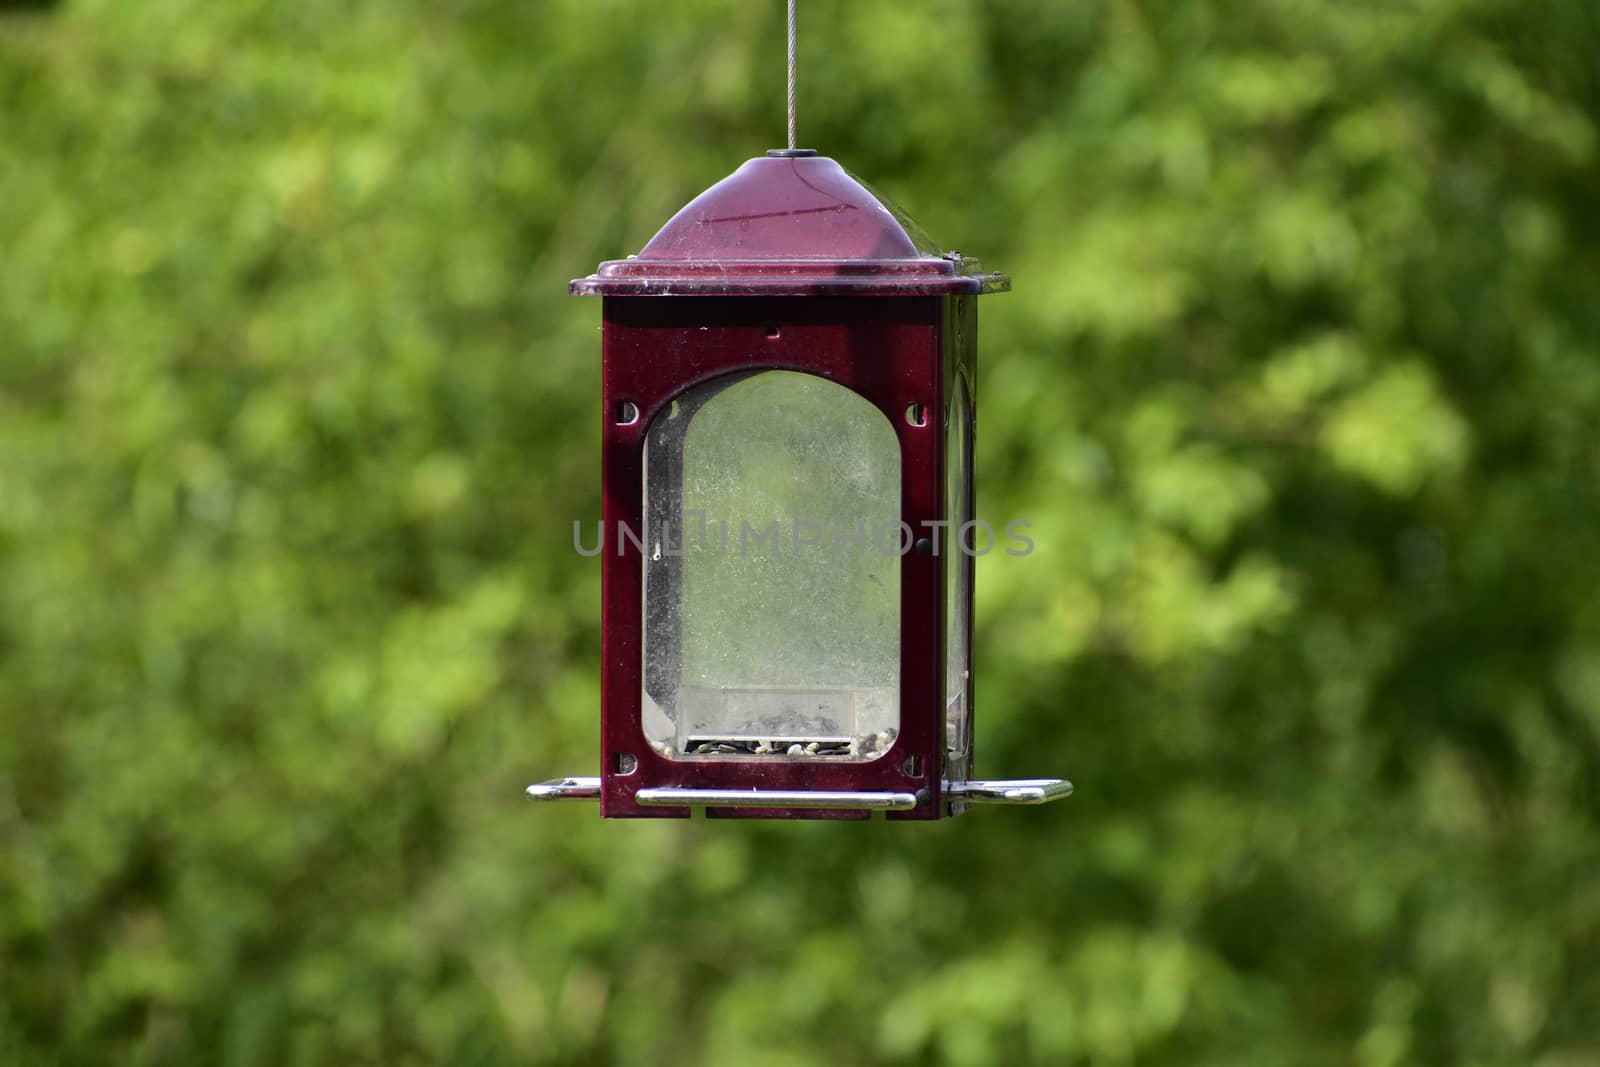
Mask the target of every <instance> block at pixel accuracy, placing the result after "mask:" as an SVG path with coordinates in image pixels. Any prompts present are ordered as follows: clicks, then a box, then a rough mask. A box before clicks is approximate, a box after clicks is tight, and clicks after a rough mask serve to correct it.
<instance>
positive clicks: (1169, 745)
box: [0, 0, 1600, 1067]
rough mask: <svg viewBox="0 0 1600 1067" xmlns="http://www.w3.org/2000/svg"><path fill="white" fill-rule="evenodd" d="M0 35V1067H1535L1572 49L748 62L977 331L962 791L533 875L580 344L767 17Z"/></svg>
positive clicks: (1589, 611)
mask: <svg viewBox="0 0 1600 1067" xmlns="http://www.w3.org/2000/svg"><path fill="white" fill-rule="evenodd" d="M6 6H7V8H9V9H11V10H10V11H9V12H8V13H6V14H4V15H0V252H3V256H4V265H3V273H0V1062H3V1063H6V1064H19V1065H28V1064H47V1063H66V1064H80V1063H82V1064H88V1063H117V1064H140V1063H146V1064H222V1065H228V1067H247V1065H269V1064H362V1063H383V1064H385V1065H404V1064H425V1063H451V1064H484V1065H497V1064H529V1063H550V1064H558V1063H584V1064H598V1063H615V1064H628V1065H631V1064H640V1065H651V1067H654V1065H677V1064H685V1065H688V1064H740V1065H750V1067H803V1065H813V1064H817V1065H833V1064H857V1063H886V1064H897V1063H906V1064H909V1063H919V1064H920V1063H934V1064H943V1065H951V1067H984V1065H989V1064H995V1063H1001V1062H1010V1063H1049V1064H1086V1065H1087V1064H1093V1065H1115V1064H1134V1063H1137V1064H1173V1065H1177V1064H1184V1065H1207V1064H1215V1065H1224V1064H1228V1065H1232V1064H1246V1063H1247V1064H1295V1065H1321V1064H1328V1065H1334V1064H1358V1065H1361V1067H1395V1065H1402V1064H1463V1065H1469V1064H1470V1065H1485V1067H1487V1065H1501V1064H1504V1065H1530V1064H1531V1065H1537V1067H1580V1065H1591V1064H1597V1063H1600V825H1597V823H1600V549H1597V545H1600V210H1597V202H1600V144H1597V138H1600V134H1597V121H1600V63H1597V58H1596V57H1597V56H1600V13H1597V9H1596V7H1595V5H1594V4H1593V3H1592V2H1590V0H1548V2H1541V3H1529V2H1527V0H1345V2H1342V3H1326V2H1321V0H1235V2H1231V3H1230V2H1224V0H804V2H803V3H802V4H801V17H802V25H803V39H802V48H801V55H802V72H801V73H802V81H801V116H800V122H801V133H802V142H803V143H806V144H811V145H815V146H817V147H819V148H821V149H823V150H825V151H826V152H827V153H828V154H830V155H833V156H835V157H836V158H838V159H839V160H841V161H842V162H844V163H845V165H846V166H848V167H850V168H851V169H853V170H855V171H856V172H857V173H860V174H861V175H863V176H864V177H865V178H867V179H868V180H869V181H871V182H873V183H874V184H876V185H877V186H879V187H880V188H882V189H884V190H885V191H886V192H888V193H889V194H891V195H893V196H894V197H895V198H896V199H897V200H899V201H900V202H901V203H903V204H905V205H906V206H907V207H908V208H909V209H910V210H911V211H912V213H913V214H914V215H915V216H916V217H917V218H918V220H919V221H920V222H922V223H923V224H924V225H925V226H926V227H927V228H928V229H929V230H930V231H932V232H933V233H935V234H936V235H938V236H939V237H940V238H941V240H943V241H945V242H947V243H948V244H949V245H951V246H955V247H959V248H962V249H964V250H967V251H969V252H971V253H975V254H978V255H981V256H982V257H983V259H984V260H985V262H986V263H989V264H990V265H992V266H996V267H1002V268H1004V269H1006V270H1008V271H1010V272H1011V273H1012V274H1013V275H1014V276H1015V278H1016V280H1017V290H1016V292H1015V294H1013V295H1011V296H1007V297H999V298H994V299H992V300H986V301H985V303H984V308H983V318H984V324H983V331H984V345H983V348H984V357H983V360H984V362H983V373H982V385H981V389H980V392H981V404H980V407H981V416H980V419H981V432H980V435H979V438H978V465H979V470H978V477H979V485H980V492H979V498H980V513H981V514H982V515H983V516H984V517H985V518H987V519H989V520H991V521H994V522H996V523H1003V522H1005V521H1009V520H1010V519H1013V518H1027V519H1031V520H1033V522H1034V523H1035V528H1034V531H1033V534H1034V537H1035V539H1036V541H1037V543H1038V550H1037V551H1036V552H1035V553H1034V554H1033V555H1032V556H1029V557H1027V558H1023V559H1013V558H1009V557H1006V556H1004V555H1001V554H998V553H997V554H994V555H991V556H989V557H986V558H985V559H983V560H982V561H980V563H979V567H978V575H979V577H978V581H979V604H978V626H977V641H978V645H977V672H978V679H979V682H978V703H977V712H978V727H977V731H978V732H977V747H978V752H979V766H980V769H981V770H982V771H983V772H985V773H987V774H991V775H1002V774H1012V775H1028V774H1051V773H1068V774H1070V775H1071V777H1073V778H1074V779H1075V780H1076V781H1077V782H1078V785H1079V792H1078V795H1077V797H1075V798H1074V799H1072V800H1070V801H1067V802H1065V803H1064V804H1061V805H1057V806H1055V807H1052V808H1045V809H1038V810H1019V811H1005V810H987V811H980V812H976V813H974V814H971V815H969V816H966V817H964V818H962V819H959V820H955V821H953V822H948V823H942V824H939V825H936V826H928V827H916V826H903V825H891V824H887V823H884V822H882V821H875V822H872V823H866V824H855V825H830V824H813V823H794V824H729V823H721V824H718V823H708V822H706V821H704V820H695V821H689V822H664V823H655V822H648V823H647V822H634V823H611V824H607V823H602V822H601V821H600V820H599V819H598V817H597V815H596V813H595V811H594V810H593V809H592V808H589V807H585V806H574V807H572V808H559V807H557V808H550V807H546V808H533V807H530V806H529V805H527V804H526V803H525V802H524V801H523V799H522V797H521V789H522V787H523V785H525V784H526V783H527V782H529V781H533V780H537V779H540V778H545V777H549V776H552V775H555V774H561V773H583V772H586V771H588V772H591V773H592V771H593V768H594V765H595V759H596V747H597V720H596V705H597V698H598V692H597V674H598V639H597V627H598V605H599V569H598V563H597V562H596V561H593V560H582V559H579V558H578V557H577V556H576V555H575V554H574V553H573V550H572V547H571V525H570V524H571V521H572V520H573V519H574V518H584V519H587V520H592V519H594V518H595V517H597V515H598V510H599V505H598V481H599V471H598V467H599V462H598V425H599V412H598V334H597V325H598V313H599V308H598V306H597V305H596V304H595V303H592V302H589V301H578V300H569V299H567V298H566V297H565V296H564V287H565V283H566V281H567V279H568V278H569V277H572V276H575V275H580V274H584V273H587V272H588V271H589V270H590V269H591V267H592V266H593V264H594V263H595V262H596V261H598V260H600V259H602V258H609V257H614V256H617V255H620V254H623V253H626V252H628V251H632V250H635V249H637V247H638V246H639V245H641V244H642V243H643V242H644V241H645V240H646V239H647V238H648V237H649V235H650V234H651V233H652V232H653V230H654V229H655V227H656V226H657V225H659V224H660V223H661V222H663V221H664V220H665V219H666V218H667V217H668V216H669V215H670V214H671V213H672V212H673V211H674V210H675V209H676V208H677V207H678V206H680V205H681V204H682V203H684V202H685V201H687V200H688V199H689V198H690V197H691V196H693V195H694V194H695V193H696V192H698V191H699V190H700V189H701V188H703V187H704V186H706V185H708V184H710V183H711V182H712V181H714V180H716V179H717V178H719V177H721V176H722V175H723V174H725V173H727V172H728V171H731V170H732V169H733V168H734V167H735V166H736V165H737V164H738V163H739V162H740V161H741V160H742V159H744V158H745V157H747V156H751V155H755V154H758V153H759V152H760V151H761V150H763V149H765V148H768V147H771V146H772V145H773V144H774V143H775V142H777V141H778V140H779V139H780V137H781V135H782V120H783V115H782V92H783V71H782V67H781V58H782V54H783V42H782V37H781V32H782V31H781V24H782V10H781V8H782V5H781V3H780V2H779V0H764V2H759V3H757V2H749V0H737V2H736V0H677V2H674V3H670V4H649V3H644V2H643V0H542V2H541V0H445V2H438V0H429V2H423V0H409V2H402V0H392V2H388V3H383V4H332V3H315V2H311V0H203V2H202V0H141V2H139V3H125V2H124V3H118V2H114V0H70V2H67V3H63V4H60V5H56V6H51V5H45V4H21V5H19V4H15V3H11V4H7V5H6Z"/></svg>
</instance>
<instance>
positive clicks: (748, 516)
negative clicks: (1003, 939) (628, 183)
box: [528, 149, 1072, 819]
mask: <svg viewBox="0 0 1600 1067" xmlns="http://www.w3.org/2000/svg"><path fill="white" fill-rule="evenodd" d="M1009 288H1010V282H1009V280H1008V279H1007V278H1006V277H1005V276H1004V275H1002V274H998V273H984V272H981V271H980V270H979V269H978V264H977V263H976V262H975V261H973V260H970V259H964V258H963V257H962V256H960V255H959V254H957V253H953V252H951V253H943V254H941V253H940V252H939V251H938V250H937V248H936V247H935V246H934V245H933V244H932V243H931V242H930V241H929V240H928V239H927V237H926V236H925V235H923V233H922V232H921V230H919V229H918V228H917V226H916V225H915V224H914V223H912V222H911V221H910V220H909V219H908V218H906V216H905V215H904V214H902V213H901V212H900V211H898V210H897V209H895V208H894V207H893V206H891V205H890V204H888V203H887V202H885V201H884V200H883V199H881V198H880V197H878V196H876V195H874V194H873V193H872V192H871V190H869V189H868V188H867V187H866V186H864V185H863V184H862V183H861V182H859V181H857V180H856V179H855V178H853V177H852V176H851V175H850V174H849V173H847V172H846V171H845V170H844V169H843V168H842V167H840V166H839V165H838V164H837V163H835V162H834V161H833V160H831V159H826V158H823V157H820V156H818V155H817V154H816V153H815V152H812V151H808V150H793V149H791V150H786V151H775V152H769V153H768V154H767V155H766V156H765V157H762V158H757V159H752V160H750V161H749V162H747V163H745V164H744V165H743V166H742V167H740V168H739V169H738V170H737V171H735V172H734V173H733V174H732V175H731V176H729V177H728V178H726V179H724V180H723V181H721V182H718V183H717V184H716V185H714V186H712V187H711V188H710V189H708V190H706V191H705V192H704V193H702V194H701V195H700V196H699V197H697V198H695V200H694V201H693V202H692V203H690V204H689V205H688V206H687V207H685V208H684V209H683V210H682V211H680V212H678V214H677V215H676V216H674V217H673V218H672V220H671V221H670V222H668V223H667V224H666V226H665V227H663V228H662V230H661V231H660V232H659V233H658V234H656V236H655V237H654V238H653V239H652V240H651V241H650V243H649V244H647V245H645V247H644V249H643V250H642V251H641V252H640V253H639V254H638V255H637V256H630V257H628V258H627V259H625V260H616V261H612V262H608V263H603V264H601V266H600V268H599V270H598V271H596V272H595V273H594V274H593V275H591V276H589V277H587V278H580V279H578V280H577V281H574V282H573V283H572V285H571V291H572V292H573V293H575V294H577V295H582V296H591V295H596V296H600V297H602V298H603V305H602V311H603V317H604V333H603V337H604V374H603V378H604V386H603V391H604V397H603V405H602V410H603V411H604V416H605V417H604V435H603V442H604V445H603V447H604V513H603V524H602V529H601V540H600V552H601V555H602V556H603V562H602V564H601V566H602V568H603V572H602V577H603V589H604V592H603V597H604V604H603V628H604V637H603V644H604V668H603V678H602V698H601V702H602V725H601V738H602V741H601V749H602V753H601V759H602V767H601V771H602V773H601V776H600V777H599V778H567V779H561V780H557V781H554V782H547V783H544V784H541V785H536V786H532V787H530V788H529V790H528V792H529V794H530V795H531V796H533V797H535V798H538V799H568V798H595V797H598V798H599V800H600V808H601V813H602V814H603V815H605V816H606V817H611V818H616V817H656V818H661V817H667V818H672V817H680V818H681V817H684V816H687V815H689V814H690V812H691V811H692V810H693V809H695V808H704V809H705V810H706V812H707V814H708V815H711V816H716V817H725V818H726V817H732V818H866V817H867V816H868V815H869V814H870V813H871V812H873V811H884V812H887V813H888V817H889V818H891V819H937V818H939V817H941V816H944V815H953V814H958V813H959V812H961V811H962V810H964V808H965V806H966V805H967V804H969V803H977V802H985V803H1015V804H1037V803H1043V802H1044V801H1046V800H1051V799H1054V798H1056V797H1058V796H1065V795H1067V794H1068V793H1070V791H1071V788H1072V787H1071V784H1070V783H1068V782H1065V781H1061V780H1057V779H1030V780H1021V781H978V780H974V779H973V778H972V777H971V771H972V670H971V664H972V658H971V656H972V653H971V633H972V585H973V551H972V548H973V546H972V544H971V543H970V542H971V539H970V536H964V533H965V534H967V535H970V533H971V530H972V528H973V522H972V520H973V487H972V437H973V427H974V416H973V412H974V403H975V399H976V395H977V393H976V387H977V336H978V314H977V313H978V297H979V296H981V295H983V294H985V293H993V292H1004V291H1006V290H1007V289H1009Z"/></svg>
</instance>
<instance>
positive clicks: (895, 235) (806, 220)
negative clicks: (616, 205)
mask: <svg viewBox="0 0 1600 1067" xmlns="http://www.w3.org/2000/svg"><path fill="white" fill-rule="evenodd" d="M1010 288H1011V280H1010V279H1009V278H1007V277H1006V276H1005V275H1003V274H1000V273H998V272H996V273H991V274H985V273H982V272H980V271H979V269H978V263H977V261H976V260H972V259H965V258H963V257H962V256H960V255H959V254H957V253H953V252H952V253H942V252H940V251H939V248H938V246H937V245H935V244H934V243H933V241H932V240H930V239H929V238H928V235H927V234H925V233H923V232H922V229H921V227H919V226H918V225H917V224H916V223H915V222H913V221H911V219H910V218H909V217H908V216H907V215H906V214H905V213H904V212H903V211H901V210H900V209H899V208H897V207H895V206H894V205H893V204H892V203H890V202H889V201H887V200H885V199H884V198H882V197H880V196H878V195H877V194H876V193H874V192H873V191H872V190H871V189H869V188H867V186H866V185H864V184H863V183H862V182H861V181H860V180H859V179H857V178H855V177H854V176H852V175H851V174H850V172H849V171H847V170H845V169H844V168H843V167H841V166H839V164H838V163H836V162H834V161H833V160H831V159H829V158H827V157H826V156H819V155H817V154H816V152H815V151H814V150H812V149H780V150H776V151H773V152H769V153H767V154H766V155H765V156H758V157H756V158H755V159H751V160H749V161H747V162H746V163H745V164H744V165H743V166H741V167H740V168H739V169H738V170H736V171H734V172H733V173H732V174H730V175H729V176H728V177H726V178H724V179H722V180H721V181H720V182H718V183H717V184H715V185H713V186H712V187H711V188H709V189H707V190H706V191H705V192H703V193H701V194H700V195H699V196H697V197H695V198H694V200H692V201H690V203H689V204H688V206H686V207H685V208H683V210H681V211H679V212H678V213H677V214H676V215H674V216H673V217H672V218H671V220H669V221H668V222H667V224H666V225H665V226H663V227H661V230H660V232H659V233H657V234H656V235H655V236H654V237H652V238H651V239H650V241H649V243H648V244H646V245H645V246H644V248H643V249H642V250H640V252H639V254H638V255H637V256H630V257H628V258H627V259H619V260H611V261H609V262H606V263H602V264H600V267H599V269H598V270H596V271H595V273H594V274H591V275H590V276H589V277H587V278H579V279H577V280H576V281H574V282H573V283H572V285H571V286H570V289H569V291H570V292H572V293H573V294H574V295H577V296H953V295H961V294H978V293H993V292H1005V291H1006V290H1008V289H1010Z"/></svg>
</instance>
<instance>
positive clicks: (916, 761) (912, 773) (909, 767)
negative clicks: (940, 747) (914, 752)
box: [900, 756, 922, 778]
mask: <svg viewBox="0 0 1600 1067" xmlns="http://www.w3.org/2000/svg"><path fill="white" fill-rule="evenodd" d="M900 769H901V770H903V771H905V772H906V777H908V778H921V777H922V757H921V756H907V757H906V761H905V762H904V763H902V764H901V765H900Z"/></svg>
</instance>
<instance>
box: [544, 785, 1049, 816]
mask: <svg viewBox="0 0 1600 1067" xmlns="http://www.w3.org/2000/svg"><path fill="white" fill-rule="evenodd" d="M1071 795H1072V783H1071V782H1069V781H1067V780H1066V779H1065V778H990V779H980V780H973V781H967V782H946V783H945V786H944V798H945V799H946V800H949V801H957V802H961V803H966V804H1047V803H1049V802H1050V801H1052V800H1060V799H1061V798H1062V797H1068V796H1071ZM528 796H530V797H532V798H533V799H534V800H598V799H600V779H598V778H558V779H556V780H555V781H553V782H540V783H539V784H538V785H530V786H529V787H528ZM634 799H635V800H637V801H638V802H639V803H640V804H641V805H643V806H645V807H651V808H791V809H802V808H810V809H816V810H827V811H910V810H911V809H912V808H914V807H916V806H917V804H918V803H919V802H920V800H921V798H920V797H918V795H917V794H916V793H881V792H870V793H869V792H861V793H852V792H846V791H838V790H812V789H685V788H676V787H671V788H661V789H641V790H639V791H638V792H637V793H636V794H634Z"/></svg>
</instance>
